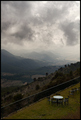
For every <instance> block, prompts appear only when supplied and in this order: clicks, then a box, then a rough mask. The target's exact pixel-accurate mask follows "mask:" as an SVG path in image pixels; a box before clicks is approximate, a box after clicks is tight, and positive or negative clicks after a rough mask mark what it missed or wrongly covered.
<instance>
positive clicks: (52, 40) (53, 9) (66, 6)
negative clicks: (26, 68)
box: [1, 1, 80, 60]
mask: <svg viewBox="0 0 81 120" xmlns="http://www.w3.org/2000/svg"><path fill="white" fill-rule="evenodd" d="M1 48H2V49H6V50H8V51H9V52H12V53H14V54H17V52H19V51H20V52H24V51H25V52H28V51H37V52H39V51H52V52H53V53H55V54H56V53H58V54H59V55H61V56H63V58H66V59H68V60H70V59H71V60H72V59H75V60H79V59H80V2H79V1H1Z"/></svg>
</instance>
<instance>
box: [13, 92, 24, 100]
mask: <svg viewBox="0 0 81 120" xmlns="http://www.w3.org/2000/svg"><path fill="white" fill-rule="evenodd" d="M22 98H23V95H22V94H16V95H15V96H14V97H13V99H14V100H15V101H17V100H20V99H22Z"/></svg>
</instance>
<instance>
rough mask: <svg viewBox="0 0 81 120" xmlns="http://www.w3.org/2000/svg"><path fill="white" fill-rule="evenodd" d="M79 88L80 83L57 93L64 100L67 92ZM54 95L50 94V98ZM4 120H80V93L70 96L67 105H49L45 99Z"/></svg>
mask: <svg viewBox="0 0 81 120" xmlns="http://www.w3.org/2000/svg"><path fill="white" fill-rule="evenodd" d="M78 87H80V83H78V84H75V85H73V86H70V87H68V88H66V89H64V90H62V91H58V92H57V93H59V94H60V95H62V96H63V97H64V98H65V97H68V95H69V90H71V89H72V88H78ZM53 95H55V94H52V95H51V97H52V96H53ZM5 119H80V91H76V92H75V93H74V95H70V97H69V104H68V105H64V104H63V105H61V104H59V105H58V106H57V104H53V105H52V104H51V103H49V102H48V100H47V98H43V99H41V100H40V101H38V102H36V103H34V104H32V105H29V106H27V107H25V108H23V109H21V110H19V111H17V112H15V113H12V114H11V115H9V116H8V117H5Z"/></svg>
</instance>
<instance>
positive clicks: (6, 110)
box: [1, 76, 80, 117]
mask: <svg viewBox="0 0 81 120" xmlns="http://www.w3.org/2000/svg"><path fill="white" fill-rule="evenodd" d="M78 82H80V76H79V77H77V78H75V79H71V80H69V81H67V82H63V83H61V84H58V85H56V86H53V87H51V88H48V89H46V90H43V91H42V92H39V93H36V94H33V95H31V96H28V97H26V98H23V99H21V100H18V101H16V102H13V103H10V104H8V105H6V106H3V107H1V117H5V116H8V115H9V114H10V113H12V112H15V111H17V110H19V109H21V108H23V107H25V106H28V105H29V104H31V103H33V102H36V101H38V100H39V99H41V98H44V97H46V96H49V95H51V94H53V93H56V92H57V91H60V90H63V89H65V88H67V87H69V86H71V85H73V84H76V83H78Z"/></svg>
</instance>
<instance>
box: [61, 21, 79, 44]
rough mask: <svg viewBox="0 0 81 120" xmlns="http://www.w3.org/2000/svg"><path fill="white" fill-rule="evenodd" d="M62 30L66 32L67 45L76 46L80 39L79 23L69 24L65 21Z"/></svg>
mask: <svg viewBox="0 0 81 120" xmlns="http://www.w3.org/2000/svg"><path fill="white" fill-rule="evenodd" d="M60 28H61V30H62V31H63V32H64V36H65V38H66V39H65V40H66V44H67V45H75V44H77V43H78V38H79V21H75V22H68V21H65V22H63V23H62V24H60Z"/></svg>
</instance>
